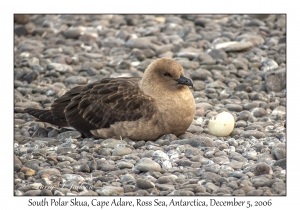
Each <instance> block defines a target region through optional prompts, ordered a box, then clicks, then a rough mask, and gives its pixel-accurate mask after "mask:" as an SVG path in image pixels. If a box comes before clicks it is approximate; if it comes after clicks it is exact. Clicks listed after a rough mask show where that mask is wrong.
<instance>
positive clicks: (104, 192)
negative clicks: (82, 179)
mask: <svg viewBox="0 0 300 210" xmlns="http://www.w3.org/2000/svg"><path fill="white" fill-rule="evenodd" d="M96 193H98V195H100V196H108V195H123V194H124V189H123V188H122V187H114V186H104V187H102V188H101V189H97V190H96Z"/></svg>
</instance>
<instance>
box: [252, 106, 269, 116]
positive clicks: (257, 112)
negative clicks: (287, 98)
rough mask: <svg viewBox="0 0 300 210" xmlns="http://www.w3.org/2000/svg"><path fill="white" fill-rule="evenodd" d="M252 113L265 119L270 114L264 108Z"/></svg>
mask: <svg viewBox="0 0 300 210" xmlns="http://www.w3.org/2000/svg"><path fill="white" fill-rule="evenodd" d="M251 113H252V114H253V116H254V117H263V116H266V115H267V114H268V112H267V111H266V110H265V109H263V108H260V107H258V108H254V109H253V110H252V111H251Z"/></svg>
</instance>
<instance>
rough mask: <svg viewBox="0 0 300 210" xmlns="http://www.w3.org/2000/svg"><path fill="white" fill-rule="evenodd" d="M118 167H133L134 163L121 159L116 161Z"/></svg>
mask: <svg viewBox="0 0 300 210" xmlns="http://www.w3.org/2000/svg"><path fill="white" fill-rule="evenodd" d="M116 166H117V167H118V168H119V169H124V168H133V167H134V165H133V164H132V163H130V162H125V161H121V162H118V163H117V165H116Z"/></svg>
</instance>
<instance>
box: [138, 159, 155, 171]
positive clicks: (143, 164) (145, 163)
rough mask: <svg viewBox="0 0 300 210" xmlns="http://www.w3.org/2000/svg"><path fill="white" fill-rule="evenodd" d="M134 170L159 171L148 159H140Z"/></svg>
mask: <svg viewBox="0 0 300 210" xmlns="http://www.w3.org/2000/svg"><path fill="white" fill-rule="evenodd" d="M134 169H135V170H138V171H161V167H160V165H159V164H158V163H156V162H154V161H153V160H151V159H150V158H142V159H141V160H140V161H139V162H138V163H137V164H136V165H135V167H134Z"/></svg>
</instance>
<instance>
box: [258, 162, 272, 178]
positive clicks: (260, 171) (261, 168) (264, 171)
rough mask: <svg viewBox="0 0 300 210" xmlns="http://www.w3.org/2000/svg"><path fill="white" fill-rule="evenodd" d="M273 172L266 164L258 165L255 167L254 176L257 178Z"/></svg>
mask: <svg viewBox="0 0 300 210" xmlns="http://www.w3.org/2000/svg"><path fill="white" fill-rule="evenodd" d="M271 171H272V169H271V167H270V166H269V165H267V164H266V163H264V162H261V163H258V164H256V166H255V169H254V174H255V176H260V175H263V174H270V172H271Z"/></svg>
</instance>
